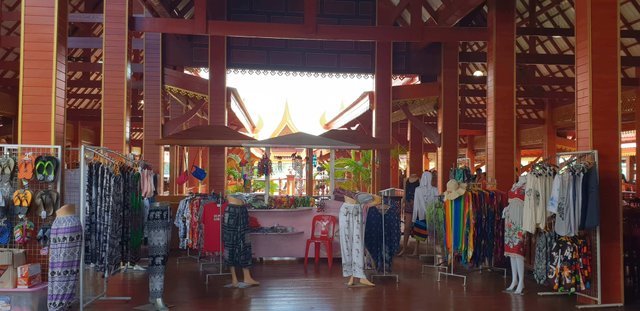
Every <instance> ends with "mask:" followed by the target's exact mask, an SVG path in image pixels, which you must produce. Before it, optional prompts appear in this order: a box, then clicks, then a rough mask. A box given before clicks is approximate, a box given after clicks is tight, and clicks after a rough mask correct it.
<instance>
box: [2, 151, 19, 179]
mask: <svg viewBox="0 0 640 311" xmlns="http://www.w3.org/2000/svg"><path fill="white" fill-rule="evenodd" d="M15 165H16V162H15V161H14V160H13V158H11V157H7V156H5V157H2V158H0V182H2V183H6V182H9V181H11V175H13V169H14V168H15Z"/></svg>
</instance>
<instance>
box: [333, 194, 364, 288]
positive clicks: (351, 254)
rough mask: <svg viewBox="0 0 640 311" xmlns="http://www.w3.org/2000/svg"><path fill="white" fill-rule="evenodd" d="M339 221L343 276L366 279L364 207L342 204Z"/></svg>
mask: <svg viewBox="0 0 640 311" xmlns="http://www.w3.org/2000/svg"><path fill="white" fill-rule="evenodd" d="M339 221H340V250H341V252H342V276H345V277H349V276H354V277H357V278H366V276H365V274H364V226H363V223H362V206H361V205H359V204H348V203H344V204H342V207H340V217H339Z"/></svg>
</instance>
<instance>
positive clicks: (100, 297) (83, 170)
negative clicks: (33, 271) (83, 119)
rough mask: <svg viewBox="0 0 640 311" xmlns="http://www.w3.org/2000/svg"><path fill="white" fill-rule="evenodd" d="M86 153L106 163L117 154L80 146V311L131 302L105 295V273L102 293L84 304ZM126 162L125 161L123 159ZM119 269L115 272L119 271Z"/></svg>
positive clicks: (120, 297) (106, 286)
mask: <svg viewBox="0 0 640 311" xmlns="http://www.w3.org/2000/svg"><path fill="white" fill-rule="evenodd" d="M87 152H92V153H93V154H95V155H98V156H100V157H102V158H104V159H106V160H107V161H110V162H115V161H114V160H113V159H111V158H110V157H109V156H108V153H112V154H117V153H115V152H113V151H111V150H109V149H106V148H102V147H90V146H85V145H82V147H81V148H80V187H82V188H83V190H82V191H80V223H81V224H82V227H83V230H82V243H81V246H80V247H81V251H80V264H81V269H80V310H81V311H82V310H84V308H85V307H87V306H88V305H90V304H92V303H94V302H96V301H98V300H110V301H114V300H115V301H129V300H131V297H125V296H108V295H107V290H108V284H109V273H108V272H107V271H105V272H104V280H103V282H104V287H103V291H102V293H100V294H98V295H96V296H95V297H92V298H90V299H89V300H88V301H87V302H85V293H84V290H85V288H87V287H88V286H85V284H84V282H85V280H84V276H85V267H84V256H85V253H84V249H85V231H84V227H85V204H86V201H85V200H86V189H84V187H86V180H85V178H86V177H85V176H86V175H85V174H86V158H85V156H86V155H87ZM125 160H126V159H125ZM104 260H105V261H107V260H108V258H106V257H105V258H104ZM119 270H120V269H118V270H116V271H115V272H117V271H119Z"/></svg>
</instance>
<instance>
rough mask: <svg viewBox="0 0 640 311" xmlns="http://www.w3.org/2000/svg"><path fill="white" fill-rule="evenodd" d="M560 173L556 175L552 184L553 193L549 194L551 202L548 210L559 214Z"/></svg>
mask: <svg viewBox="0 0 640 311" xmlns="http://www.w3.org/2000/svg"><path fill="white" fill-rule="evenodd" d="M560 179H561V177H560V174H558V175H556V176H555V177H554V178H553V183H552V184H551V194H550V196H549V202H548V204H547V211H549V212H551V213H553V214H557V213H558V202H559V199H560Z"/></svg>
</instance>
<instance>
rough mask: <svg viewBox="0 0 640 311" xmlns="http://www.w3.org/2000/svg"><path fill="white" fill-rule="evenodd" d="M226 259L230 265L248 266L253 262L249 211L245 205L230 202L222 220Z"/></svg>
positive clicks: (226, 262)
mask: <svg viewBox="0 0 640 311" xmlns="http://www.w3.org/2000/svg"><path fill="white" fill-rule="evenodd" d="M222 240H223V243H224V261H225V264H226V265H227V266H228V267H241V268H248V267H250V266H251V264H252V261H251V260H252V257H251V256H252V255H251V240H250V239H249V212H248V211H247V207H246V206H243V205H234V204H228V205H227V208H226V209H225V211H224V218H223V222H222Z"/></svg>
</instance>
